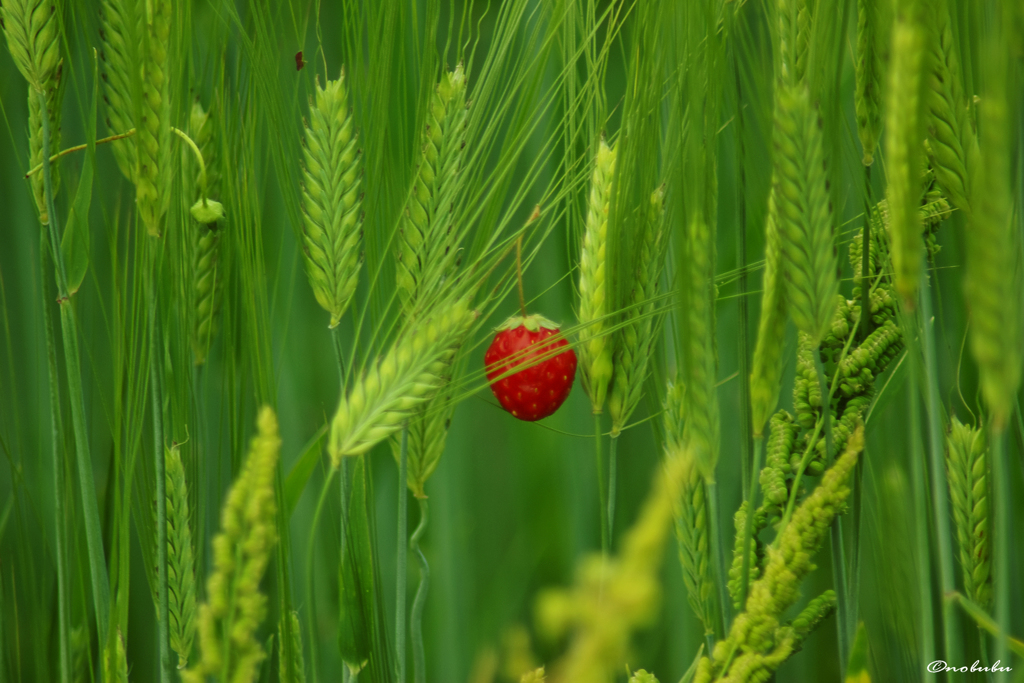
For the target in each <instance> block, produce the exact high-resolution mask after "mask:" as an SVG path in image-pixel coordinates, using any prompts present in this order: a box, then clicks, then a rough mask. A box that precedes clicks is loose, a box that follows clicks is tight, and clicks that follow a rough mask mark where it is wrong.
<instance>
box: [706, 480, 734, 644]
mask: <svg viewBox="0 0 1024 683" xmlns="http://www.w3.org/2000/svg"><path fill="white" fill-rule="evenodd" d="M705 485H706V487H707V492H708V520H709V521H710V522H711V524H710V527H711V548H712V553H713V554H714V558H715V586H716V587H717V589H718V613H719V615H720V617H721V619H720V626H721V629H722V630H721V632H719V633H718V637H719V638H721V637H724V635H725V634H726V633H728V632H729V628H730V626H731V624H732V618H731V617H730V614H729V595H728V592H727V588H726V584H727V583H728V580H729V573H728V571H727V570H726V568H725V566H726V565H725V547H724V546H723V545H722V525H721V524H720V523H719V522H718V482H716V481H714V480H707V481H706V483H705Z"/></svg>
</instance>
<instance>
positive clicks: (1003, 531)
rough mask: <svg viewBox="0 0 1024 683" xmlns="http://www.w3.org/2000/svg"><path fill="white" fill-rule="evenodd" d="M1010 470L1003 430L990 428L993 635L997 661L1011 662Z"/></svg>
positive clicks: (1001, 677) (1003, 675)
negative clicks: (995, 633) (992, 527)
mask: <svg viewBox="0 0 1024 683" xmlns="http://www.w3.org/2000/svg"><path fill="white" fill-rule="evenodd" d="M1009 469H1010V468H1009V467H1008V463H1007V462H1006V431H1005V429H1004V427H1003V425H1002V424H995V425H993V429H992V478H993V479H994V480H995V486H994V489H995V491H994V493H995V499H996V510H995V512H996V516H995V535H996V537H995V538H994V539H993V540H994V543H993V544H992V545H993V554H994V555H995V557H994V558H993V559H994V563H993V566H992V574H993V576H992V581H993V584H994V585H993V588H994V591H993V592H994V594H995V595H994V598H995V599H994V600H993V603H994V604H995V607H996V615H995V616H996V623H997V624H998V626H999V632H998V634H997V635H996V654H995V657H996V659H998V660H999V661H1000V662H1005V663H1006V664H1009V662H1010V641H1009V634H1010V600H1011V599H1012V598H1013V596H1012V595H1011V586H1010V538H1011V534H1010V525H1011V523H1012V518H1011V515H1010V484H1009ZM1004 669H1005V670H1004V671H1000V672H999V673H998V675H997V676H996V680H997V681H999V682H1000V683H1003V682H1004V681H1008V680H1010V674H1009V673H1008V671H1009V668H1008V667H1004Z"/></svg>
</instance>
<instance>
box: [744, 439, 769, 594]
mask: <svg viewBox="0 0 1024 683" xmlns="http://www.w3.org/2000/svg"><path fill="white" fill-rule="evenodd" d="M763 457H764V436H758V437H756V438H755V439H754V468H753V470H751V473H750V490H749V491H748V492H747V522H746V526H745V527H744V529H743V583H742V585H743V590H741V591H740V606H741V608H744V607H745V606H746V604H747V592H748V591H749V589H750V543H751V541H752V540H753V537H754V508H755V507H757V493H758V488H759V486H758V484H759V483H760V477H758V472H760V471H761V460H762V458H763Z"/></svg>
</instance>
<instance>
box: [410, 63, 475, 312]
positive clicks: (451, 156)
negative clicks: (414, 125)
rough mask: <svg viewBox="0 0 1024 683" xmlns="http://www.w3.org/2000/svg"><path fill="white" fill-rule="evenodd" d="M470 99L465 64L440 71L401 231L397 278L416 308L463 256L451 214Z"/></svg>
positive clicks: (430, 297) (457, 192)
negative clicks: (450, 69) (459, 251)
mask: <svg viewBox="0 0 1024 683" xmlns="http://www.w3.org/2000/svg"><path fill="white" fill-rule="evenodd" d="M467 119H468V104H467V103H466V74H465V71H464V70H463V67H462V64H459V65H458V66H456V67H455V70H454V71H452V72H448V73H445V74H444V75H443V76H442V77H441V81H440V83H438V85H437V87H436V88H435V90H434V92H433V93H432V94H431V97H430V102H429V106H428V108H427V122H426V125H425V126H424V129H423V133H422V140H421V142H422V152H421V154H422V156H421V157H420V163H419V167H418V168H417V171H416V177H415V180H414V183H413V188H412V194H411V195H410V196H409V202H408V205H407V206H406V211H405V216H404V217H403V220H402V227H401V231H400V232H399V235H398V254H397V270H396V283H397V285H398V294H399V298H400V300H401V302H402V308H403V310H404V311H405V312H406V313H407V314H412V313H414V312H416V311H418V310H421V309H423V308H424V307H426V306H428V305H429V303H430V302H431V301H433V299H434V298H435V295H436V294H437V293H438V292H440V291H443V287H444V286H445V285H448V284H451V276H452V272H453V270H454V268H455V265H456V261H457V257H458V244H457V243H456V240H455V238H456V237H457V235H458V232H459V231H458V229H457V227H456V226H453V225H452V214H453V212H454V209H455V205H456V202H458V201H460V194H461V190H462V185H463V183H462V177H463V176H462V161H463V157H464V153H465V146H466V126H467Z"/></svg>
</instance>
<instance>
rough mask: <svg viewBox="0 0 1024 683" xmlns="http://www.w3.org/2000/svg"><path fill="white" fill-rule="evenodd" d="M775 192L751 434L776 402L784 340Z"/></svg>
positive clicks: (783, 291) (759, 430)
mask: <svg viewBox="0 0 1024 683" xmlns="http://www.w3.org/2000/svg"><path fill="white" fill-rule="evenodd" d="M778 220H779V217H778V211H777V209H776V206H775V197H774V193H771V194H769V196H768V220H767V224H766V225H765V265H764V286H763V287H762V289H763V293H762V295H761V319H760V322H759V323H758V327H757V345H756V346H755V347H754V365H753V368H752V370H751V373H750V406H751V419H752V420H753V427H754V435H755V436H760V435H761V434H762V433H763V432H764V428H765V423H766V422H767V421H768V417H769V416H770V415H771V414H772V411H774V410H775V406H776V405H777V404H778V402H779V390H780V387H781V384H782V366H783V364H782V351H783V346H784V345H785V343H786V282H785V280H784V278H783V273H782V266H783V264H782V236H781V235H780V234H779V225H778Z"/></svg>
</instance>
